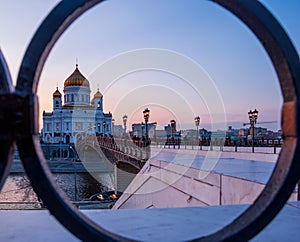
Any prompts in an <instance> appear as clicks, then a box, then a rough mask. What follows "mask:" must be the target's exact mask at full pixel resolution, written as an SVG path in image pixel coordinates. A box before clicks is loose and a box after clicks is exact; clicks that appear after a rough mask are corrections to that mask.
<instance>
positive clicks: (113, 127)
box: [111, 119, 115, 135]
mask: <svg viewBox="0 0 300 242" xmlns="http://www.w3.org/2000/svg"><path fill="white" fill-rule="evenodd" d="M111 124H112V135H114V134H115V119H112V120H111Z"/></svg>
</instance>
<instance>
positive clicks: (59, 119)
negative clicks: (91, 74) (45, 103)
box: [41, 64, 112, 144]
mask: <svg viewBox="0 0 300 242" xmlns="http://www.w3.org/2000/svg"><path fill="white" fill-rule="evenodd" d="M90 93H91V89H90V83H89V81H88V80H87V79H86V78H85V77H84V76H83V75H82V74H81V72H80V71H79V69H78V65H77V64H76V68H75V70H74V72H73V73H72V74H71V75H70V76H69V77H68V78H67V79H66V80H65V82H64V89H63V97H62V94H61V92H60V91H59V90H58V87H57V88H56V91H55V92H54V93H53V95H52V97H53V111H52V112H45V111H44V112H43V129H42V136H41V142H42V143H44V144H70V143H76V142H77V141H79V140H80V139H82V138H84V137H86V136H87V135H95V134H97V135H99V134H103V135H110V134H111V132H112V114H111V113H104V112H103V95H102V94H101V93H100V91H99V89H98V90H97V92H96V93H95V94H94V96H93V98H92V100H90ZM62 98H63V101H62Z"/></svg>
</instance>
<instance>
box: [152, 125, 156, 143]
mask: <svg viewBox="0 0 300 242" xmlns="http://www.w3.org/2000/svg"><path fill="white" fill-rule="evenodd" d="M153 127H154V141H155V142H156V127H157V122H154V123H153Z"/></svg>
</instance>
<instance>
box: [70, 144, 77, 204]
mask: <svg viewBox="0 0 300 242" xmlns="http://www.w3.org/2000/svg"><path fill="white" fill-rule="evenodd" d="M70 149H71V150H72V151H73V154H74V158H73V162H72V166H73V168H74V197H75V201H77V178H76V165H75V160H76V156H78V154H77V152H76V150H75V149H74V148H73V147H72V146H71V145H70ZM78 159H79V156H78Z"/></svg>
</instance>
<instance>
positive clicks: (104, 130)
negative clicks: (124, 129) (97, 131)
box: [103, 121, 106, 134]
mask: <svg viewBox="0 0 300 242" xmlns="http://www.w3.org/2000/svg"><path fill="white" fill-rule="evenodd" d="M103 133H104V134H105V133H106V122H105V121H103Z"/></svg>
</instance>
